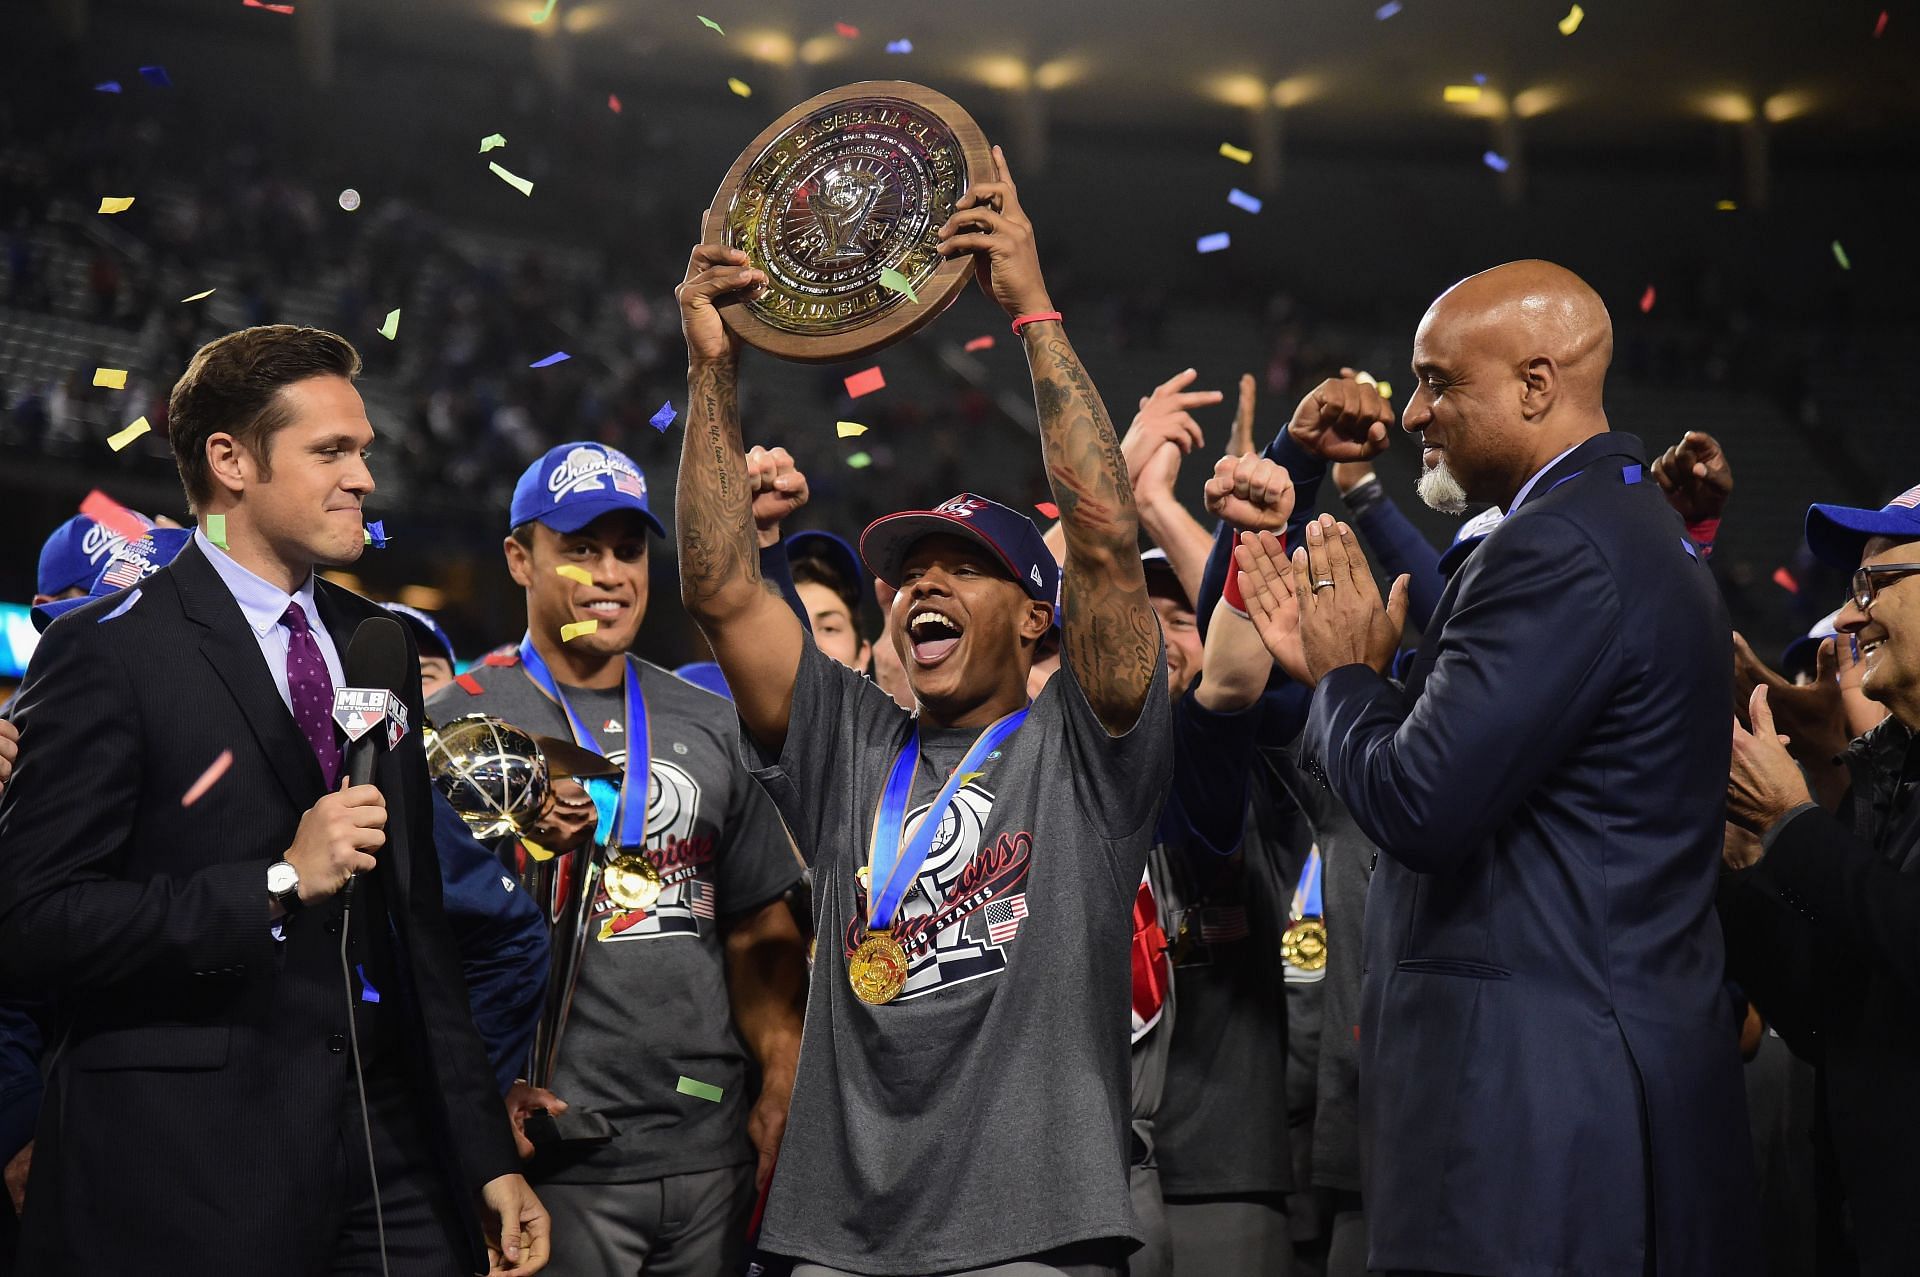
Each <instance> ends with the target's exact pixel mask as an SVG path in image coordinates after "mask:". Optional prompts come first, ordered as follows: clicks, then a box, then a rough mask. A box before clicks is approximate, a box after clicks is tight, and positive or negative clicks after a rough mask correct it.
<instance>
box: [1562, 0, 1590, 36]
mask: <svg viewBox="0 0 1920 1277" xmlns="http://www.w3.org/2000/svg"><path fill="white" fill-rule="evenodd" d="M1586 16H1587V11H1586V10H1585V9H1582V8H1581V7H1580V6H1579V5H1577V4H1576V5H1575V6H1573V8H1571V9H1569V10H1567V16H1566V17H1564V18H1562V19H1560V34H1561V35H1572V34H1573V33H1574V32H1576V31H1578V30H1579V29H1580V22H1581V20H1582V19H1584V18H1585V17H1586Z"/></svg>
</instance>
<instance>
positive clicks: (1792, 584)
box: [1773, 568, 1800, 594]
mask: <svg viewBox="0 0 1920 1277" xmlns="http://www.w3.org/2000/svg"><path fill="white" fill-rule="evenodd" d="M1773 583H1774V584H1775V585H1777V586H1779V587H1780V588H1781V589H1783V590H1785V591H1786V592H1787V593H1788V594H1798V593H1800V582H1798V581H1796V580H1794V579H1793V573H1791V572H1789V571H1787V570H1786V569H1785V568H1775V569H1774V570H1773Z"/></svg>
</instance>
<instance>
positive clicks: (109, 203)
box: [100, 195, 133, 213]
mask: <svg viewBox="0 0 1920 1277" xmlns="http://www.w3.org/2000/svg"><path fill="white" fill-rule="evenodd" d="M132 207H133V196H131V195H102V196H101V197H100V211H101V212H102V213H124V212H126V211H127V210H128V209H130V208H132Z"/></svg>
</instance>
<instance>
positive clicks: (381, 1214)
mask: <svg viewBox="0 0 1920 1277" xmlns="http://www.w3.org/2000/svg"><path fill="white" fill-rule="evenodd" d="M341 894H342V896H343V897H344V898H343V899H342V900H341V902H340V983H341V986H342V988H344V989H345V991H346V995H347V1039H348V1041H349V1042H351V1043H352V1045H353V1084H354V1086H355V1087H356V1088H357V1089H358V1090H359V1092H360V1130H361V1133H362V1134H364V1135H365V1136H366V1139H367V1178H368V1179H369V1180H370V1181H371V1182H372V1184H373V1223H374V1228H375V1229H376V1231H377V1232H378V1234H379V1237H380V1272H381V1275H382V1277H393V1273H392V1270H391V1269H389V1268H388V1267H387V1213H386V1209H385V1208H384V1207H383V1206H381V1204H380V1168H379V1167H378V1166H377V1165H376V1164H375V1162H374V1156H373V1118H372V1117H371V1116H370V1115H369V1114H368V1111H367V1077H366V1074H365V1073H364V1072H363V1071H362V1069H361V1067H360V1025H359V1018H360V1017H359V1008H358V1007H356V1006H355V1005H354V998H353V965H352V964H351V963H350V962H348V961H347V937H348V936H350V935H352V934H353V878H351V877H350V878H348V879H347V886H346V890H345V891H344V892H342V893H341Z"/></svg>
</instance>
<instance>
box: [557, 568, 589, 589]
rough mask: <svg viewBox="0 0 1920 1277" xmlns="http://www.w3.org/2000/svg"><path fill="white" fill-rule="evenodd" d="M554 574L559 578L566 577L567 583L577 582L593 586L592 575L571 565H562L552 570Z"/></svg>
mask: <svg viewBox="0 0 1920 1277" xmlns="http://www.w3.org/2000/svg"><path fill="white" fill-rule="evenodd" d="M554 572H555V573H556V574H557V575H559V576H564V577H566V578H567V580H569V581H578V582H579V583H580V584H582V585H592V584H593V573H591V572H589V571H587V570H586V569H585V568H583V567H577V566H575V565H574V564H571V563H562V564H561V565H560V566H559V567H557V568H555V569H554Z"/></svg>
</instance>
